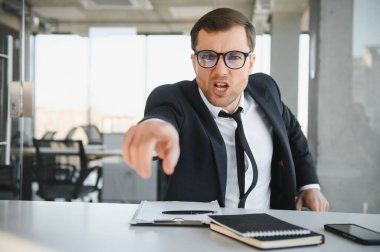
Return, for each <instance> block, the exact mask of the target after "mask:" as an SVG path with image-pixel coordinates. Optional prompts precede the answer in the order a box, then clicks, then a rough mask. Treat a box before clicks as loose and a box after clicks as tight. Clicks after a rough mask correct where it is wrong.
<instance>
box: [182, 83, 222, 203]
mask: <svg viewBox="0 0 380 252" xmlns="http://www.w3.org/2000/svg"><path fill="white" fill-rule="evenodd" d="M188 88H189V89H188V92H184V93H185V94H188V95H189V97H187V98H188V100H189V101H190V103H192V104H191V105H192V107H193V108H194V109H195V110H196V112H197V114H198V116H199V119H200V121H201V123H202V124H203V125H204V127H205V130H206V132H207V135H208V136H209V139H210V143H211V146H212V149H213V157H214V160H215V163H216V166H217V171H218V179H219V186H220V192H221V194H222V195H221V197H222V198H221V199H222V200H223V204H224V198H225V194H226V184H227V152H226V146H225V144H224V140H223V137H222V135H221V134H220V131H219V128H218V126H217V125H216V123H215V120H214V118H213V117H212V115H211V113H210V111H209V110H208V108H207V106H206V105H205V104H204V102H203V100H202V98H201V96H200V95H199V91H198V85H197V83H196V81H195V80H194V81H193V82H192V83H191V84H190V85H188Z"/></svg>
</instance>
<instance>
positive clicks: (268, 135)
mask: <svg viewBox="0 0 380 252" xmlns="http://www.w3.org/2000/svg"><path fill="white" fill-rule="evenodd" d="M198 90H199V94H200V96H201V97H202V100H203V102H204V103H205V104H206V106H207V108H208V109H209V110H210V112H211V114H212V116H213V118H214V120H215V122H216V124H217V126H218V128H219V131H220V133H221V135H222V137H223V140H224V143H225V145H226V151H227V185H226V196H225V207H226V208H237V207H238V204H239V184H238V178H237V169H236V151H235V130H236V127H237V123H236V122H235V120H234V119H233V118H224V117H219V116H218V114H219V112H220V111H221V110H224V109H222V108H220V107H215V106H213V105H212V104H211V103H210V102H209V101H208V100H207V98H206V97H205V96H204V94H203V92H202V91H201V90H200V89H199V88H198ZM238 107H242V108H243V110H242V112H241V118H242V122H243V128H244V133H245V136H246V138H247V141H248V144H249V146H250V148H251V151H252V154H253V156H254V158H255V161H256V165H257V170H258V179H257V184H256V186H255V188H254V189H253V190H252V191H251V193H250V194H249V196H248V197H247V200H246V204H245V208H250V209H269V207H270V193H271V192H270V181H271V163H272V156H273V133H272V126H271V124H270V123H269V121H268V119H267V118H266V116H265V114H264V112H263V111H262V110H261V109H260V108H259V106H258V105H257V103H256V102H255V101H254V99H253V98H252V97H251V96H250V95H248V94H246V95H244V96H243V94H242V96H241V97H240V100H239V105H238ZM238 107H237V108H238ZM237 108H236V109H237ZM224 111H225V110H224ZM225 112H227V113H228V111H225ZM245 164H246V167H248V169H247V170H246V173H245V191H247V190H248V188H249V187H250V186H251V183H252V178H253V170H252V165H251V162H250V161H249V158H248V156H247V155H245ZM308 188H319V185H318V184H310V185H305V186H303V187H302V188H301V189H300V191H302V190H305V189H308Z"/></svg>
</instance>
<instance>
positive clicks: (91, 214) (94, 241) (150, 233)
mask: <svg viewBox="0 0 380 252" xmlns="http://www.w3.org/2000/svg"><path fill="white" fill-rule="evenodd" d="M137 206H138V205H131V204H106V203H76V202H75V203H74V202H72V203H68V202H30V201H0V251H12V247H13V248H14V251H20V249H19V247H20V246H29V249H28V250H27V251H32V249H33V247H34V248H36V247H37V248H38V250H39V251H42V248H41V246H42V247H43V248H46V249H47V250H49V249H51V250H53V251H56V250H59V251H165V252H170V251H175V252H177V251H180V252H185V251H191V252H194V251H217V252H223V251H256V249H255V248H253V247H250V246H247V245H245V244H243V243H240V242H238V241H235V240H232V239H230V238H228V237H225V236H223V235H220V234H217V233H214V232H212V231H210V230H209V229H208V228H201V227H134V226H130V225H129V224H128V222H129V220H130V219H131V218H132V215H133V214H134V212H135V210H136V208H137ZM224 212H225V213H252V212H254V211H252V210H244V209H233V210H228V211H227V210H224ZM268 213H269V214H271V215H273V216H276V217H279V218H281V219H283V220H286V221H289V222H291V223H294V224H297V225H301V226H304V227H307V228H310V229H312V230H314V231H317V232H320V233H323V234H325V236H326V243H325V244H323V245H319V246H314V247H304V248H299V249H294V248H293V249H287V250H281V252H282V251H297V250H298V251H326V252H327V251H329V252H330V251H342V250H344V251H345V252H349V251H355V252H356V251H379V248H380V247H379V246H372V247H371V246H362V245H359V244H356V243H354V242H352V241H349V240H346V239H344V238H341V237H339V236H336V235H334V234H331V233H328V232H325V231H324V230H323V225H324V224H326V223H342V222H353V223H356V224H359V225H363V226H366V227H369V228H371V229H374V230H377V231H380V215H378V214H376V215H373V214H372V215H371V214H350V213H333V212H332V213H315V212H297V211H279V210H269V211H268ZM9 244H10V245H9ZM4 246H8V247H4ZM10 246H11V247H10ZM257 251H258V250H257ZM277 251H278V250H277Z"/></svg>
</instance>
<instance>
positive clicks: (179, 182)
mask: <svg viewBox="0 0 380 252" xmlns="http://www.w3.org/2000/svg"><path fill="white" fill-rule="evenodd" d="M244 92H247V93H248V94H250V95H251V96H252V97H253V99H254V100H255V101H256V102H257V104H258V105H259V106H260V107H261V109H262V110H263V111H264V113H265V114H266V116H267V117H268V119H269V121H270V122H271V124H272V126H273V147H274V148H273V158H272V171H271V176H272V177H271V184H270V186H271V200H270V204H271V208H277V209H295V197H296V195H297V189H298V188H300V187H301V186H303V185H307V184H314V183H318V178H317V175H316V172H315V167H314V164H313V160H312V157H311V154H310V152H309V148H308V144H307V141H306V139H305V137H304V135H303V133H302V131H301V129H300V125H299V123H298V122H297V120H296V118H295V117H294V115H293V114H292V113H291V111H290V110H289V108H288V107H286V106H285V105H284V104H283V102H282V101H281V95H280V91H279V89H278V86H277V84H276V82H275V81H274V80H273V79H272V78H271V77H270V76H268V75H266V74H262V73H260V74H253V75H251V76H250V77H249V83H248V85H247V88H246V89H245V91H244ZM149 118H160V119H162V120H165V121H167V122H169V123H171V124H172V125H173V126H174V127H175V128H176V129H177V131H178V133H179V138H180V149H181V154H180V157H179V160H178V163H177V165H176V167H175V171H174V173H173V174H172V175H171V176H168V181H167V187H166V188H167V191H166V197H165V199H166V200H179V201H203V202H207V201H212V200H218V202H219V204H220V205H221V206H224V198H225V193H226V181H227V154H226V147H225V144H224V141H223V138H222V135H221V134H220V132H219V129H218V127H217V125H216V123H215V121H214V119H213V117H212V115H211V113H210V112H209V110H208V108H207V107H206V105H205V104H204V102H203V101H202V98H201V97H200V95H199V91H198V86H197V83H196V81H195V80H193V81H182V82H178V83H175V84H169V85H162V86H159V87H157V88H156V89H154V90H153V91H152V93H151V94H150V95H149V97H148V100H147V104H146V108H145V117H144V119H143V120H146V119H149ZM245 130H246V131H248V130H250V129H249V128H245Z"/></svg>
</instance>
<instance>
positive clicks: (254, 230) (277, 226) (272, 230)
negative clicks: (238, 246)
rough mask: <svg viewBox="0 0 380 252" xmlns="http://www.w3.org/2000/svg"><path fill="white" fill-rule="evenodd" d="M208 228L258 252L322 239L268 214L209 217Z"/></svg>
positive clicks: (312, 243) (309, 244)
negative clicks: (255, 248)
mask: <svg viewBox="0 0 380 252" xmlns="http://www.w3.org/2000/svg"><path fill="white" fill-rule="evenodd" d="M209 218H210V221H211V223H210V228H211V229H212V230H213V231H216V232H219V233H221V234H224V235H226V236H229V237H231V238H234V239H236V240H239V241H241V242H244V243H247V244H249V245H252V246H254V247H258V248H261V249H273V248H287V247H299V246H311V245H318V244H322V243H324V236H323V235H321V234H318V233H315V232H313V231H311V230H309V229H306V228H303V227H300V226H297V225H294V224H291V223H289V222H286V221H283V220H280V219H277V218H275V217H273V216H271V215H269V214H240V215H212V216H209Z"/></svg>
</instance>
